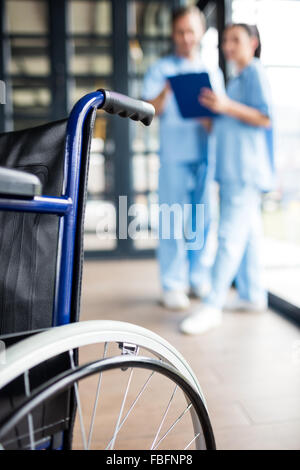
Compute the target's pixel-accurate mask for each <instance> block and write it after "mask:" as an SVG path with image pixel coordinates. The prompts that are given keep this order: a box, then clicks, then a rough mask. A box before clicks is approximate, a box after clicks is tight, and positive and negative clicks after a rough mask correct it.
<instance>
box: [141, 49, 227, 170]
mask: <svg viewBox="0 0 300 470" xmlns="http://www.w3.org/2000/svg"><path fill="white" fill-rule="evenodd" d="M203 71H206V72H208V73H209V75H210V80H211V83H212V86H213V88H214V89H215V90H216V92H217V93H218V92H219V93H220V92H224V81H223V75H222V72H221V71H220V69H216V70H215V71H213V72H212V71H209V70H207V68H206V67H205V66H204V64H203V62H202V61H201V59H200V57H199V56H197V57H196V58H195V59H194V60H188V59H186V58H183V57H179V56H176V55H169V56H166V57H163V58H161V59H159V60H158V61H157V62H155V63H154V64H153V65H152V66H151V67H150V68H149V70H148V72H147V74H146V76H145V79H144V86H143V93H142V96H143V99H144V100H153V99H155V98H156V97H157V96H158V95H159V94H160V93H161V92H162V90H163V88H164V87H165V84H166V81H167V77H170V76H172V75H178V74H181V73H192V72H203ZM160 158H161V162H164V163H170V162H177V163H179V162H180V163H185V162H186V163H189V162H199V161H207V159H208V134H207V131H206V130H205V129H204V127H203V126H202V125H201V124H200V123H199V122H198V121H197V120H196V119H184V118H182V117H181V115H180V111H179V109H178V105H177V103H176V100H175V97H174V94H173V93H172V92H171V93H170V94H169V97H168V98H167V102H166V106H165V109H164V112H163V113H162V114H161V115H160Z"/></svg>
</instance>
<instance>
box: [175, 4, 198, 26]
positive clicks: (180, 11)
mask: <svg viewBox="0 0 300 470" xmlns="http://www.w3.org/2000/svg"><path fill="white" fill-rule="evenodd" d="M190 14H192V15H197V16H198V17H199V20H200V22H201V24H202V27H203V31H205V30H206V21H205V16H204V13H203V12H202V11H201V10H199V8H198V7H196V6H194V5H190V6H189V7H179V8H176V9H175V10H173V13H172V27H173V28H174V25H175V23H176V21H177V20H179V18H182V17H183V16H185V15H190Z"/></svg>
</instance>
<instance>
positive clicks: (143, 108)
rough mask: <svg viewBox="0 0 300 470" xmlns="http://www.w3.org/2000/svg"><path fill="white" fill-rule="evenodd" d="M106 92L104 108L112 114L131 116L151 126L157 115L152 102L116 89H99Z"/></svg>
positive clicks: (134, 119)
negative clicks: (117, 91) (134, 97)
mask: <svg viewBox="0 0 300 470" xmlns="http://www.w3.org/2000/svg"><path fill="white" fill-rule="evenodd" d="M98 91H101V92H102V93H103V94H104V103H103V105H102V107H101V108H102V109H104V110H105V111H106V112H107V113H110V114H118V115H119V116H121V117H125V118H130V119H132V120H133V121H141V122H142V123H143V124H144V125H145V126H149V125H150V124H151V122H152V119H153V117H154V115H155V109H154V107H153V106H152V104H150V103H146V102H145V101H141V100H135V99H133V98H129V97H128V96H126V95H121V94H120V93H116V92H115V91H108V90H103V89H101V90H98Z"/></svg>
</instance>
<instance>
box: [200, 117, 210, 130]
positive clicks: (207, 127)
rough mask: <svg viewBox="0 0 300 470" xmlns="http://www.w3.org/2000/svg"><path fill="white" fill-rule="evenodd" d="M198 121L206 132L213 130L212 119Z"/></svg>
mask: <svg viewBox="0 0 300 470" xmlns="http://www.w3.org/2000/svg"><path fill="white" fill-rule="evenodd" d="M198 121H199V122H200V124H201V125H202V126H203V127H204V129H205V130H206V132H210V131H211V128H212V120H211V119H210V118H199V119H198Z"/></svg>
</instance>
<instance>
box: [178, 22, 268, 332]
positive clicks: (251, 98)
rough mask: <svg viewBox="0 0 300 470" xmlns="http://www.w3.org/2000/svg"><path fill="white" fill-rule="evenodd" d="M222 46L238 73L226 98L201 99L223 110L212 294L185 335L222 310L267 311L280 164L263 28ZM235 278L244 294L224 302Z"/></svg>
mask: <svg viewBox="0 0 300 470" xmlns="http://www.w3.org/2000/svg"><path fill="white" fill-rule="evenodd" d="M222 48H223V51H224V54H225V56H226V59H227V60H228V61H231V62H233V63H234V65H235V67H236V71H237V73H236V76H235V77H234V78H232V79H231V80H230V81H229V84H228V89H227V96H224V95H223V96H218V95H217V94H216V93H214V92H213V91H211V90H208V89H206V90H204V91H203V92H202V94H201V96H200V97H199V100H200V102H201V103H202V104H203V105H204V106H207V107H208V108H209V109H211V110H213V111H214V112H215V113H219V114H220V116H219V117H218V118H217V119H215V121H214V132H215V135H216V148H217V152H216V179H217V181H218V182H219V186H220V220H219V234H218V242H219V243H218V250H217V255H216V259H215V262H214V265H213V269H212V289H211V292H210V293H209V295H208V296H207V297H206V298H205V299H204V301H203V303H202V305H201V306H200V307H199V308H198V309H197V310H196V311H195V312H194V313H193V314H191V315H190V316H189V317H187V318H186V319H185V320H184V321H183V322H182V324H181V331H182V332H183V333H186V334H197V333H203V332H205V331H207V330H208V329H210V328H212V327H215V326H217V325H219V324H220V323H221V321H222V309H223V308H224V307H227V308H230V309H231V310H248V311H249V310H253V311H254V310H255V311H261V310H264V309H265V308H266V307H267V293H266V291H265V289H264V287H263V282H262V265H261V257H260V240H261V193H262V192H263V191H268V190H270V189H271V188H272V182H273V168H272V167H273V165H272V161H271V158H270V152H269V148H268V145H267V137H266V134H267V129H268V128H269V127H270V125H271V109H270V96H269V85H268V82H267V79H266V74H265V72H264V69H263V67H262V65H261V62H260V60H259V56H260V49H261V45H260V39H259V33H258V31H257V28H256V27H254V26H249V25H246V24H236V25H230V26H228V27H227V28H226V29H225V33H224V38H223V44H222ZM234 279H235V282H236V287H237V292H238V296H237V297H236V298H235V299H234V301H233V302H232V303H231V305H227V306H226V304H225V301H226V296H227V293H228V290H229V288H230V286H231V284H232V282H233V280H234Z"/></svg>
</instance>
